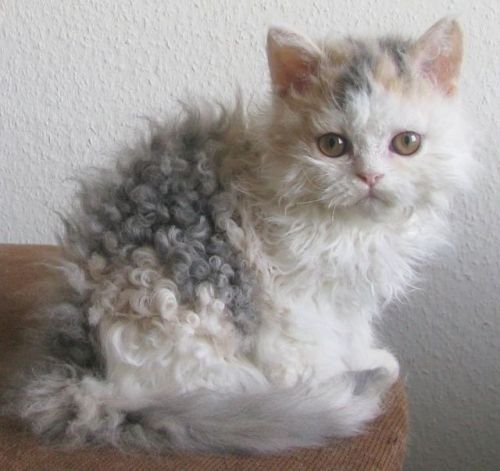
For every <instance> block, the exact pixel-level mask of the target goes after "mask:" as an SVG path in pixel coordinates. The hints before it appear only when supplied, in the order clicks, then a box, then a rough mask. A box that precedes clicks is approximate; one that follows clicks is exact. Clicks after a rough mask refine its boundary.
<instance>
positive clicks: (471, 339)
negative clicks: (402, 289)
mask: <svg viewBox="0 0 500 471" xmlns="http://www.w3.org/2000/svg"><path fill="white" fill-rule="evenodd" d="M445 14H453V15H458V17H459V19H460V21H461V22H462V24H463V26H464V30H465V35H466V46H467V49H466V61H465V69H464V74H463V90H464V97H465V104H466V106H467V108H468V110H469V111H470V114H471V122H472V123H474V125H475V127H476V129H478V130H479V131H480V139H479V143H480V145H481V147H480V148H479V147H478V153H477V157H478V159H479V161H480V162H481V163H482V165H483V168H484V172H483V175H482V176H481V179H480V181H479V182H478V185H477V190H476V191H475V193H474V194H472V195H469V196H467V197H466V198H463V199H462V198H460V199H459V201H458V203H457V205H456V206H455V212H454V217H453V224H454V244H455V249H454V250H453V251H448V253H447V254H444V255H443V256H442V257H441V258H440V260H439V261H438V262H437V263H436V264H435V265H434V266H433V267H432V268H429V269H426V271H425V273H424V275H425V276H424V278H425V282H424V283H423V284H422V288H423V289H422V290H420V291H418V292H415V293H413V294H411V296H410V297H409V299H408V301H406V302H405V303H404V304H403V305H400V306H397V307H394V308H393V309H392V310H391V312H390V313H388V315H387V316H386V320H385V322H384V324H383V325H382V326H381V330H382V331H383V332H385V337H386V338H387V340H388V342H389V343H390V344H391V345H392V346H393V348H394V350H395V351H396V352H397V353H398V355H399V357H400V358H401V359H402V362H403V365H404V371H405V372H406V374H407V376H408V384H409V394H410V399H411V412H412V440H411V448H410V455H409V459H408V463H407V469H408V470H453V471H457V470H493V469H499V463H500V449H499V446H498V443H499V438H500V430H499V424H500V416H499V414H500V411H499V407H500V405H499V397H498V391H499V389H500V384H499V382H500V370H499V365H500V363H499V361H498V360H499V358H498V356H499V355H498V354H499V339H498V330H499V311H500V287H499V286H498V281H499V280H500V270H499V266H500V239H499V234H500V220H499V219H498V216H497V214H498V212H499V211H500V197H499V192H498V187H499V184H498V182H499V181H500V175H499V165H498V157H499V156H498V149H499V148H500V132H499V121H500V120H499V111H498V110H500V87H499V86H498V83H499V79H500V61H499V57H498V56H499V54H500V50H499V41H500V29H499V28H498V25H499V23H500V5H499V2H498V1H497V0H485V1H481V2H471V1H468V0H415V1H410V0H406V1H402V0H401V1H398V2H394V0H371V1H369V0H367V1H356V2H353V1H351V0H335V1H332V0H316V1H312V0H311V1H307V0H295V1H293V0H291V1H284V0H282V1H269V0H258V1H257V0H254V1H245V2H238V1H236V0H234V1H231V0H204V1H203V0H198V1H188V0H183V1H168V0H141V1H140V0H137V1H133V0H115V1H111V0H109V1H106V0H64V1H63V0H59V1H57V0H51V1H49V0H47V1H42V0H37V1H33V0H6V1H5V0H4V1H3V2H2V0H0V15H1V16H0V202H1V203H0V242H36V243H38V242H54V240H55V238H54V234H55V232H56V231H57V230H59V228H60V226H59V223H58V220H57V216H56V214H55V212H56V211H59V210H63V211H64V210H65V209H66V208H67V207H68V206H69V205H70V204H71V194H72V191H73V190H74V184H73V183H72V182H71V180H70V179H71V177H72V176H74V175H77V174H78V173H79V171H80V169H82V168H85V167H87V166H89V165H108V164H109V162H110V160H111V158H112V155H113V152H114V151H115V149H117V148H118V147H119V145H118V144H119V143H123V142H124V141H125V142H133V140H134V139H135V138H136V137H137V130H138V129H140V128H141V127H143V122H142V121H141V116H145V115H155V116H158V115H163V114H165V112H168V111H171V110H173V109H175V108H176V99H177V98H179V97H181V98H186V97H188V96H189V95H190V93H195V94H196V95H197V96H208V97H217V98H225V97H230V96H231V95H232V92H233V90H234V89H235V87H236V85H237V84H238V83H239V84H240V85H241V86H242V89H243V91H244V93H245V96H246V97H247V98H248V97H255V96H259V95H262V94H263V92H265V91H266V90H267V87H268V79H267V70H266V62H265V56H264V48H263V44H264V40H265V34H266V28H267V26H268V25H269V24H276V23H277V24H288V25H294V26H296V27H298V28H299V29H301V30H303V31H306V32H310V33H312V34H317V35H319V34H323V33H327V32H335V33H337V34H344V33H350V34H358V33H380V32H384V33H385V32H405V33H410V34H418V33H421V32H423V31H424V30H425V29H426V28H427V27H428V26H430V24H431V23H433V22H434V21H435V20H437V19H438V18H440V17H441V16H443V15H445ZM471 134H472V131H471Z"/></svg>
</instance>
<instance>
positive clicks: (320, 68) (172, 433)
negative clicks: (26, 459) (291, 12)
mask: <svg viewBox="0 0 500 471" xmlns="http://www.w3.org/2000/svg"><path fill="white" fill-rule="evenodd" d="M461 38H462V36H461V32H460V29H459V27H458V25H457V24H456V22H455V21H453V20H448V19H444V20H442V21H440V22H438V23H437V24H436V25H434V26H433V27H432V28H431V29H430V30H428V31H427V32H426V33H425V34H424V35H423V36H422V37H420V38H419V39H418V40H416V41H412V40H404V39H400V38H396V37H383V38H379V39H353V38H347V39H343V40H338V41H333V40H324V41H321V42H313V41H311V40H309V39H306V38H304V37H302V36H301V35H299V34H297V33H295V32H292V31H288V30H284V29H271V30H270V31H269V36H268V43H267V53H268V59H269V68H270V74H271V81H272V88H273V90H272V95H271V97H270V99H269V102H268V104H267V105H265V106H264V105H263V106H260V107H259V111H258V112H256V113H254V114H251V115H250V116H247V115H246V113H244V112H243V107H242V106H241V105H238V106H236V107H235V108H234V109H231V110H222V109H220V108H209V107H203V108H200V109H195V108H193V109H190V110H188V111H186V113H185V115H184V117H181V118H178V119H175V120H172V121H170V122H168V123H166V124H165V125H156V126H153V129H152V131H151V136H150V139H149V140H147V142H143V143H141V144H139V145H138V146H137V147H136V148H135V149H134V150H133V151H127V152H124V154H127V155H123V157H122V158H121V159H120V161H119V163H118V166H117V169H116V170H115V171H109V172H104V171H103V172H100V173H99V174H98V175H97V176H95V177H94V178H93V179H91V180H87V181H85V182H84V183H83V184H82V191H81V194H80V197H79V200H78V201H79V204H78V209H76V210H75V211H74V213H73V215H72V216H71V217H69V218H68V220H67V224H66V228H67V229H66V235H65V243H64V247H65V256H64V259H63V260H61V261H60V262H59V270H60V271H62V272H63V274H64V275H65V276H64V278H65V279H66V280H67V283H68V285H69V286H70V288H71V291H72V294H71V295H68V294H67V292H66V294H65V296H64V298H63V299H61V301H60V302H59V303H58V304H56V305H53V306H52V307H50V308H49V309H47V310H46V314H47V322H46V323H45V328H44V329H43V330H42V331H41V332H40V335H39V336H38V340H37V350H35V352H36V353H34V354H33V355H32V357H31V358H30V362H29V366H28V367H27V368H26V370H25V372H24V374H23V375H22V380H21V381H20V383H18V384H17V386H16V387H14V388H13V389H12V390H11V394H12V396H11V397H14V398H15V399H12V400H11V402H10V403H9V405H8V406H7V408H6V413H10V414H14V415H18V416H20V417H22V418H23V419H24V420H25V421H27V422H28V423H29V424H30V425H31V427H32V429H33V430H34V431H35V432H36V433H38V434H40V435H41V436H43V437H44V438H46V439H50V440H53V441H55V442H56V443H64V444H68V445H83V444H86V443H111V444H114V445H117V446H120V447H125V448H129V449H130V448H132V449H136V448H143V449H144V448H145V449H150V450H155V451H169V450H175V449H180V450H212V451H245V452H260V453H264V452H277V451H280V450H284V449H288V448H291V447H296V446H312V445H319V444H322V443H325V442H326V441H328V440H330V439H333V438H336V437H345V436H349V435H352V434H355V433H357V432H359V431H360V430H361V429H362V428H363V425H364V424H365V423H366V422H367V421H369V420H371V419H373V418H374V417H376V416H377V414H378V413H379V412H380V406H381V399H382V397H383V394H384V392H385V391H386V390H387V389H388V388H389V387H390V386H391V384H392V383H393V382H394V381H395V380H396V379H397V377H398V371H399V368H398V362H397V361H396V359H395V358H394V357H393V355H391V354H390V353H389V352H388V351H386V350H384V349H382V348H381V347H380V346H379V345H378V344H377V341H376V340H375V338H374V335H373V331H372V322H373V320H374V319H376V318H377V317H378V316H379V314H380V311H381V308H382V307H383V306H384V305H386V303H387V302H388V301H390V300H391V299H393V298H394V297H397V296H398V295H401V294H403V293H404V292H405V289H406V288H407V287H408V286H409V285H410V284H411V283H412V281H413V280H414V270H415V266H416V265H417V264H418V262H420V261H421V260H423V259H425V258H426V257H428V256H429V255H430V254H431V253H432V252H433V250H434V248H435V247H436V246H438V245H439V243H440V242H441V241H442V240H443V238H444V236H445V234H446V232H445V229H446V217H445V216H446V213H447V211H448V206H449V202H450V198H451V196H452V195H453V193H454V192H455V191H456V190H457V189H459V188H461V187H462V186H463V185H465V184H466V183H467V171H468V170H467V169H468V163H469V161H470V153H469V148H468V142H467V133H465V132H464V125H463V121H462V118H461V112H460V104H459V99H458V93H457V81H458V75H459V69H460V64H461V59H462V39H461ZM207 108H209V109H207Z"/></svg>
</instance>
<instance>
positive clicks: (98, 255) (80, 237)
mask: <svg viewBox="0 0 500 471" xmlns="http://www.w3.org/2000/svg"><path fill="white" fill-rule="evenodd" d="M233 119H234V112H229V111H224V110H222V111H221V110H220V109H219V110H217V111H216V110H214V109H212V108H208V109H207V108H206V107H205V108H204V109H198V108H191V109H189V110H185V112H184V114H183V116H181V117H179V118H178V119H174V120H171V121H169V122H167V123H166V124H163V125H152V126H151V131H150V135H149V136H148V138H147V139H143V140H142V142H141V143H139V144H138V145H137V146H135V148H133V149H131V150H129V151H127V152H125V153H124V154H125V155H122V156H121V157H120V158H119V160H118V164H117V168H116V170H112V171H106V172H99V173H97V174H95V175H94V176H93V177H92V178H88V179H84V180H83V182H82V189H81V192H80V195H79V202H80V204H79V207H78V209H77V210H76V211H75V212H74V214H73V215H72V216H71V217H70V218H69V219H68V223H67V237H66V239H67V246H68V248H69V252H70V253H72V254H73V255H74V256H76V258H77V259H78V260H79V264H80V265H81V268H83V270H84V272H86V276H87V277H88V278H91V279H92V282H93V284H94V286H96V288H95V289H94V299H95V298H96V296H95V292H97V291H99V290H101V291H102V287H103V285H105V284H108V285H109V283H110V277H113V276H114V279H113V280H112V281H111V282H112V283H114V284H115V285H116V284H117V283H118V281H117V277H116V276H115V275H116V273H117V272H119V273H120V277H121V278H123V277H125V278H127V281H126V283H118V284H120V286H117V290H116V291H123V290H126V289H129V288H130V286H128V285H130V283H132V285H133V284H134V280H138V286H132V288H133V289H145V288H148V289H149V288H150V286H148V283H149V282H146V281H144V279H142V278H141V277H140V276H139V277H138V275H137V270H136V274H135V275H131V270H134V269H135V268H141V270H144V269H148V268H149V269H151V268H153V265H154V268H155V269H156V270H157V271H158V276H157V277H161V278H162V279H165V278H168V280H169V283H172V285H173V287H174V291H175V294H176V296H177V302H178V303H179V304H182V305H186V306H188V307H192V306H193V305H194V304H196V303H197V302H199V296H200V295H199V292H200V290H201V291H203V290H204V292H206V291H207V290H208V291H209V292H210V293H212V296H213V297H214V299H217V300H218V301H220V302H221V303H223V304H224V306H225V307H226V309H227V310H228V312H230V314H231V317H232V319H233V321H234V323H235V325H236V326H237V327H238V329H239V330H241V331H244V332H247V331H249V330H251V329H252V328H253V327H252V326H253V325H254V323H255V314H254V310H253V308H252V307H251V302H250V298H251V293H252V291H253V289H254V282H253V276H252V274H251V273H250V272H249V270H248V269H247V267H246V266H245V263H244V260H243V258H242V255H241V254H240V253H239V251H238V250H237V249H236V248H235V247H234V245H233V244H232V243H231V242H230V237H228V233H227V232H228V231H227V228H228V227H229V226H231V227H234V226H238V224H239V221H238V214H237V212H236V205H235V201H234V197H233V195H232V194H231V192H230V191H228V189H227V188H226V187H225V185H224V184H223V183H222V181H221V178H220V177H219V170H218V159H219V157H220V155H219V154H221V153H223V152H227V150H226V149H227V142H225V141H226V135H227V133H228V132H230V127H231V125H232V120H233ZM145 254H146V255H145ZM124 273H125V274H124ZM113 274H114V275H113ZM120 277H119V278H120ZM121 278H120V279H121ZM143 278H144V277H143ZM146 278H147V277H146ZM131 280H132V281H131ZM121 284H123V286H121ZM143 285H144V286H143ZM201 288H203V289H201ZM152 297H154V294H151V298H152ZM112 304H113V309H114V310H115V311H116V309H117V305H116V303H114V302H113V303H112ZM155 309H156V310H158V309H160V308H155ZM156 314H158V315H161V313H158V312H157V313H156Z"/></svg>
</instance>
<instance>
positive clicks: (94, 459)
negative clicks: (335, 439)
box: [0, 245, 408, 471]
mask: <svg viewBox="0 0 500 471" xmlns="http://www.w3.org/2000/svg"><path fill="white" fill-rule="evenodd" d="M57 253H58V249H57V248H56V247H50V246H28V245H26V246H22V245H0V385H1V384H2V383H4V382H5V379H6V377H7V376H8V374H9V370H10V367H11V366H12V364H13V363H15V361H14V360H13V358H14V356H13V355H14V353H13V352H14V350H15V346H16V345H19V343H20V342H21V339H22V336H21V333H22V328H23V327H24V326H26V324H27V320H26V316H25V314H26V313H28V312H29V311H30V309H31V307H32V306H33V305H34V304H35V303H36V302H37V299H40V298H43V299H47V298H50V295H51V289H50V284H48V283H45V281H47V280H48V279H49V278H50V276H51V275H50V274H49V273H48V270H47V267H46V266H45V265H44V264H43V262H44V261H45V260H47V259H49V258H51V257H54V256H56V255H57ZM407 426H408V422H407V405H406V397H405V392H404V386H403V384H402V383H401V382H400V383H398V384H396V385H395V387H394V388H393V390H392V391H391V394H389V397H388V398H387V401H386V413H385V415H383V416H382V417H380V418H379V419H377V420H376V421H375V422H374V423H372V424H371V425H370V426H369V427H368V430H367V431H366V432H365V433H364V434H363V435H360V436H358V437H356V438H353V439H350V440H344V441H342V442H339V443H337V444H335V445H334V446H331V447H326V448H319V449H303V450H296V451H294V452H293V453H289V454H286V455H283V456H269V457H247V456H214V455H193V454H179V455H172V456H159V457H158V456H148V455H141V454H137V455H127V454H123V453H120V452H119V451H117V450H114V449H111V448H108V447H102V448H87V449H84V450H76V451H71V452H67V451H61V450H57V449H54V448H48V447H46V446H44V445H43V444H42V443H41V441H40V439H38V438H36V437H33V436H32V435H30V433H29V432H28V431H26V430H25V428H24V427H23V426H22V424H20V423H18V422H16V421H13V420H10V419H5V418H0V469H2V470H8V471H24V470H30V471H32V470H47V471H49V470H50V471H57V470H72V471H79V470H81V471H83V470H92V471H99V470H103V471H104V470H106V471H115V470H134V471H146V470H148V471H155V470H162V471H168V470H172V471H173V470H182V471H195V470H203V471H218V470H233V469H234V470H241V471H245V470H257V471H258V470H262V471H264V470H266V471H273V470H287V471H294V470H304V471H305V470H345V471H369V470H388V471H389V470H390V471H392V470H400V469H402V463H403V459H404V454H405V448H406V436H407Z"/></svg>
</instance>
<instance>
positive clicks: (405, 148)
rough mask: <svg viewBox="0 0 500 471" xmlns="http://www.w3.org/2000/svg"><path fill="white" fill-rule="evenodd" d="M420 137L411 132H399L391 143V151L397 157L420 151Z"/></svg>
mask: <svg viewBox="0 0 500 471" xmlns="http://www.w3.org/2000/svg"><path fill="white" fill-rule="evenodd" d="M421 143H422V137H421V136H420V134H418V133H416V132H413V131H404V132H400V133H399V134H397V135H396V136H394V137H393V139H392V141H391V150H392V151H393V152H396V154H399V155H413V154H415V152H417V151H418V149H420V144H421Z"/></svg>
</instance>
